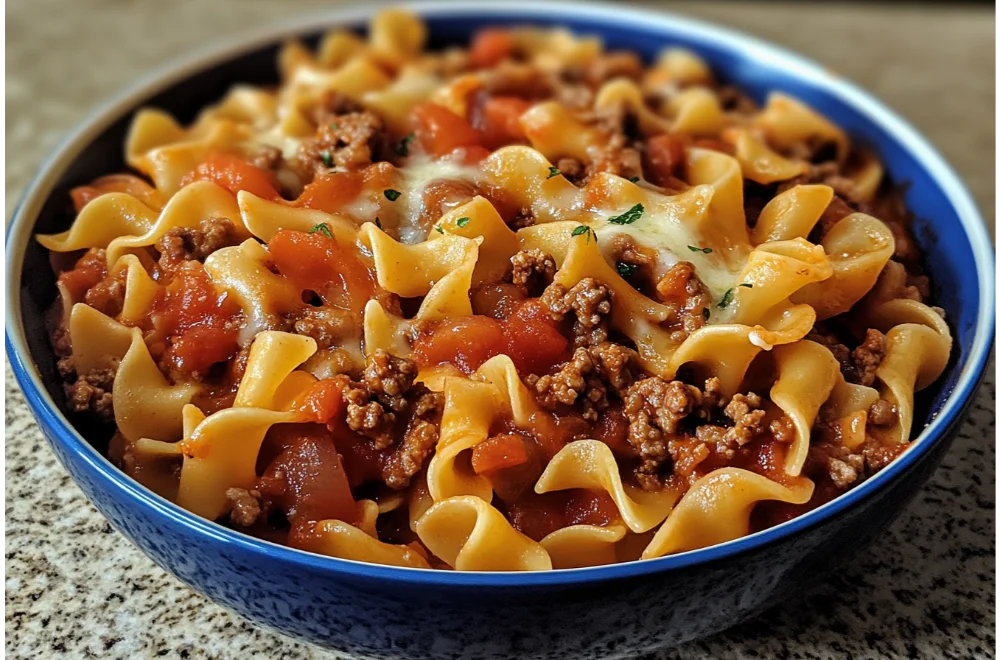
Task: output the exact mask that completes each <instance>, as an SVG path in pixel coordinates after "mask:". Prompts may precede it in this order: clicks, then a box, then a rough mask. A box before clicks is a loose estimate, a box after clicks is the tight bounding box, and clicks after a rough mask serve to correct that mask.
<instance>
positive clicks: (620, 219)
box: [608, 204, 646, 225]
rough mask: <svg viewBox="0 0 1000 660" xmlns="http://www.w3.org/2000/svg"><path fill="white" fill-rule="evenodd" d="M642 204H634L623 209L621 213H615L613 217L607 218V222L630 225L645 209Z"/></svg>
mask: <svg viewBox="0 0 1000 660" xmlns="http://www.w3.org/2000/svg"><path fill="white" fill-rule="evenodd" d="M645 210H646V209H644V208H643V207H642V204H636V205H635V206H633V207H632V208H630V209H629V210H628V211H625V212H624V213H622V214H621V215H616V216H614V217H611V218H608V222H610V223H611V224H613V225H630V224H632V223H633V222H635V221H636V220H638V219H639V218H641V217H642V212H643V211H645Z"/></svg>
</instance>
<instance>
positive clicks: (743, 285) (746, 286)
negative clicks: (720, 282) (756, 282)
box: [740, 282, 753, 289]
mask: <svg viewBox="0 0 1000 660" xmlns="http://www.w3.org/2000/svg"><path fill="white" fill-rule="evenodd" d="M740 286H741V287H743V288H745V289H752V288H753V284H750V283H749V282H744V283H743V284H741V285H740Z"/></svg>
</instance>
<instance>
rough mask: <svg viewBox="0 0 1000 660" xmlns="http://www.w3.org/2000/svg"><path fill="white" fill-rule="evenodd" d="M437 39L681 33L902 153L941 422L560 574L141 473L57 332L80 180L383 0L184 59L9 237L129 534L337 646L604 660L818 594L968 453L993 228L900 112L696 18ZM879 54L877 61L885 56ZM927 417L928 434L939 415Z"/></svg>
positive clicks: (59, 170)
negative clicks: (208, 502)
mask: <svg viewBox="0 0 1000 660" xmlns="http://www.w3.org/2000/svg"><path fill="white" fill-rule="evenodd" d="M415 8H416V10H417V11H418V12H420V13H421V14H423V15H424V17H425V19H426V20H427V22H428V25H429V28H430V33H431V40H432V46H439V45H443V44H449V43H459V42H465V41H466V40H467V39H468V37H469V35H470V33H471V32H472V31H474V30H475V29H476V28H479V27H481V26H484V25H489V24H511V23H525V22H531V23H537V24H542V25H554V24H558V25H565V26H568V27H570V28H571V29H573V30H575V31H578V32H584V33H595V34H599V35H600V36H601V37H603V38H604V40H605V42H606V43H607V45H608V46H609V47H610V48H631V49H635V50H638V51H640V52H641V53H642V54H643V55H644V56H646V57H652V56H653V55H654V54H655V53H656V52H657V51H658V50H659V49H661V48H662V47H664V46H666V45H669V44H676V45H681V46H685V47H688V48H691V49H693V50H695V51H697V52H698V53H700V54H701V55H702V56H703V57H704V58H705V59H706V60H707V61H708V62H709V63H711V65H712V66H713V67H714V69H715V70H716V72H717V73H718V74H719V75H720V76H721V77H723V78H724V79H727V80H728V81H730V82H732V83H734V84H737V85H739V86H741V87H743V88H745V89H747V90H748V91H750V92H751V93H752V94H753V95H754V96H755V97H757V98H758V100H760V99H761V98H763V96H764V95H765V94H766V93H767V92H768V91H770V90H783V91H786V92H788V93H791V94H793V95H795V96H798V97H800V98H802V99H804V100H805V101H806V102H808V103H809V104H811V105H812V106H814V107H816V108H818V109H819V110H820V111H822V112H823V113H825V114H827V115H828V116H830V117H831V118H832V119H833V120H834V121H836V122H837V123H839V124H840V125H841V126H843V127H844V128H845V129H846V130H847V131H849V132H850V133H851V135H852V136H853V137H854V138H855V139H857V140H860V141H862V142H864V143H867V144H869V145H871V146H872V147H873V148H875V149H876V150H877V151H878V153H880V154H881V155H882V158H883V159H884V161H885V164H886V166H887V169H888V171H889V173H890V174H891V176H892V177H893V179H894V180H896V181H899V182H908V183H910V184H911V185H910V186H909V188H908V192H907V195H906V201H907V204H908V205H909V207H910V208H911V209H913V210H914V211H915V212H916V215H917V217H918V218H919V220H918V221H917V224H916V230H917V235H918V237H919V238H920V242H921V245H922V247H923V249H924V250H925V254H926V255H927V259H928V262H929V266H930V267H931V269H932V271H933V276H934V283H935V288H936V290H935V294H936V301H937V303H938V304H940V305H941V306H943V307H944V308H945V309H946V310H947V315H948V319H949V321H950V324H951V327H952V330H953V332H954V334H955V349H954V354H953V355H952V359H951V363H950V365H949V368H948V371H947V373H946V374H945V376H944V377H943V378H942V379H941V380H940V381H939V382H938V383H937V384H936V385H935V387H934V388H932V389H931V390H928V391H925V392H922V393H921V394H920V396H919V397H918V407H919V408H918V409H919V410H920V411H923V413H924V415H923V419H921V420H918V422H926V427H925V428H924V430H923V432H922V433H921V434H920V435H919V437H918V438H917V439H916V440H915V441H914V442H913V443H912V445H911V446H910V448H909V449H908V450H907V451H906V453H904V454H903V456H902V457H900V458H899V459H898V460H897V461H895V462H894V463H893V464H891V465H890V466H889V467H888V468H886V469H885V470H883V471H882V472H881V473H879V474H878V475H877V476H875V477H874V478H872V479H870V480H869V481H867V482H865V483H864V484H862V485H861V486H859V487H858V488H856V489H854V490H852V491H850V492H849V493H848V494H846V495H844V496H843V497H841V498H839V499H837V500H834V501H833V502H830V503H828V504H826V505H825V506H822V507H820V508H819V509H817V510H815V511H813V512H811V513H809V514H807V515H804V516H802V517H800V518H797V519H795V520H793V521H790V522H787V523H785V524H783V525H780V526H778V527H775V528H772V529H769V530H767V531H765V532H761V533H758V534H754V535H751V536H748V537H746V538H742V539H739V540H737V541H733V542H730V543H726V544H723V545H719V546H715V547H712V548H707V549H704V550H699V551H695V552H687V553H683V554H679V555H674V556H670V557H664V558H661V559H656V560H651V561H645V562H638V563H630V564H619V565H614V566H605V567H598V568H588V569H575V570H568V571H556V572H548V573H532V574H509V573H507V574H505V573H455V572H445V571H427V570H416V569H402V568H393V567H387V566H375V565H367V564H361V563H357V562H351V561H345V560H339V559H332V558H329V557H321V556H317V555H310V554H307V553H304V552H300V551H297V550H291V549H288V548H284V547H280V546H277V545H273V544H270V543H267V542H264V541H260V540H257V539H253V538H250V537H248V536H244V535H243V534H240V533H238V532H234V531H231V530H228V529H225V528H223V527H221V526H219V525H216V524H214V523H212V522H209V521H207V520H203V519H200V518H197V517H195V516H194V515H192V514H190V513H188V512H186V511H184V510H182V509H180V508H179V507H177V506H176V505H174V504H172V503H170V502H167V501H166V500H163V499H162V498H160V497H158V496H156V495H154V494H153V493H152V492H150V491H148V490H146V489H145V488H143V487H142V486H140V485H139V484H137V483H135V482H133V481H132V480H130V479H129V478H128V477H126V476H125V475H124V474H122V473H121V472H119V471H118V470H117V469H115V468H114V467H113V466H112V465H111V464H110V463H109V462H108V461H107V460H106V459H105V458H104V457H103V456H102V455H101V452H100V449H101V447H100V443H99V442H96V441H95V442H93V444H92V443H91V442H88V440H87V439H86V438H87V437H88V435H89V436H90V437H91V440H92V441H93V440H94V438H93V434H90V433H89V430H88V429H86V428H82V427H77V428H74V427H73V426H72V425H71V424H70V423H69V422H68V421H67V419H66V417H65V415H64V411H65V400H64V397H63V394H62V392H61V387H60V385H59V378H58V375H57V373H56V370H55V360H54V358H53V354H52V351H51V349H50V347H49V344H48V340H47V338H46V333H45V329H44V313H45V310H46V308H48V307H49V306H50V304H51V303H52V301H53V300H54V299H55V297H56V291H55V287H54V278H53V276H52V274H51V271H50V268H49V265H48V261H47V256H46V254H45V252H44V250H42V249H41V247H40V246H39V245H38V244H37V243H35V242H34V241H33V240H32V235H33V234H34V233H35V232H46V233H48V232H54V231H60V230H62V229H65V227H66V226H67V225H68V223H69V222H70V220H71V215H70V214H69V213H67V211H68V194H67V193H68V191H69V189H70V188H72V187H73V186H76V185H80V184H83V183H85V182H87V181H89V180H91V179H93V178H95V177H97V176H99V175H102V174H106V173H109V172H115V171H119V170H122V169H124V167H125V166H124V163H123V162H122V144H123V138H124V135H125V131H126V128H127V126H128V124H129V121H130V119H131V116H132V114H133V112H134V111H135V109H136V108H138V107H139V106H143V105H154V106H159V107H161V108H164V109H166V110H168V111H170V112H171V113H172V114H174V115H175V116H176V117H178V118H179V119H180V120H182V121H188V120H190V119H192V118H193V117H194V115H195V113H196V112H197V111H198V110H199V109H200V108H202V107H203V106H204V105H206V104H208V103H211V102H213V101H215V100H217V99H218V98H220V97H221V96H222V95H223V94H224V92H225V90H226V89H227V87H228V86H229V85H230V84H232V83H234V82H237V81H239V82H250V83H258V84H260V83H263V84H267V83H273V82H275V81H276V79H277V72H276V70H275V63H274V62H275V53H276V50H277V46H278V44H279V43H280V42H281V41H282V40H283V39H284V38H286V37H288V36H291V35H298V36H302V37H307V38H311V39H313V40H315V38H316V37H317V36H318V35H319V34H321V33H322V32H323V31H324V30H326V29H327V28H329V27H332V26H338V25H341V26H350V27H358V28H360V27H362V26H363V25H364V23H365V22H366V19H367V18H368V15H369V13H370V12H369V10H365V9H354V10H348V11H343V10H341V11H336V12H332V13H330V14H327V15H321V16H315V17H311V18H309V19H308V20H299V21H298V22H296V23H294V24H288V25H283V26H276V27H274V28H272V29H270V30H268V31H266V32H264V33H261V34H259V35H256V36H253V37H249V38H246V39H243V40H242V41H240V42H238V43H235V44H233V45H231V46H229V47H227V48H225V49H222V50H219V51H216V52H213V53H209V54H206V55H202V56H200V57H196V58H193V59H189V60H187V61H185V62H182V63H178V64H175V65H172V66H169V67H167V68H166V69H164V70H162V71H161V72H159V73H157V74H155V75H154V76H152V77H151V78H150V79H149V80H147V81H143V82H142V83H141V84H139V85H138V86H136V87H134V88H132V89H130V90H129V91H128V92H126V93H125V94H123V95H122V96H121V97H120V98H118V99H117V100H115V101H113V102H112V103H110V104H108V105H107V106H106V107H105V108H103V109H101V110H100V111H98V112H97V113H95V114H94V115H92V116H91V117H90V118H89V119H88V120H87V121H86V122H84V124H83V125H82V126H80V127H79V128H78V129H77V130H76V131H75V132H73V134H72V135H70V137H69V138H68V139H67V140H66V142H65V143H64V144H63V145H62V146H61V147H60V148H59V149H58V150H57V151H56V153H55V154H54V155H53V156H52V157H51V158H50V159H49V161H48V162H47V163H46V165H45V166H44V167H43V169H42V171H41V173H40V174H39V175H38V177H37V178H36V179H35V181H34V182H33V183H32V184H31V186H30V187H29V189H28V191H27V193H26V194H25V196H24V198H23V200H22V201H21V204H20V206H19V207H18V209H17V211H16V212H15V215H14V218H13V222H12V223H11V226H10V229H9V231H8V236H7V308H6V342H7V353H8V356H9V357H10V360H11V363H12V365H13V367H14V371H15V374H16V376H17V379H18V382H19V383H20V384H21V387H22V388H23V389H24V392H25V395H26V397H27V400H28V403H29V405H30V406H31V409H32V412H33V413H34V415H35V417H36V418H37V420H38V423H39V425H40V426H41V428H42V429H43V431H44V432H45V435H46V436H47V437H48V440H49V442H50V444H51V446H52V449H53V450H54V451H55V452H56V454H57V455H58V457H59V459H60V461H62V464H63V465H64V466H65V467H66V469H67V470H68V471H69V472H70V474H71V475H72V476H73V478H74V479H75V480H76V483H77V484H78V485H79V486H80V488H81V489H83V491H84V493H86V495H87V497H88V498H90V500H91V502H93V503H94V505H95V506H96V507H97V508H98V509H99V510H100V511H101V512H102V513H103V514H104V515H105V516H106V517H107V518H108V519H109V520H110V521H111V523H112V525H114V527H115V528H116V529H117V530H118V531H120V532H121V533H122V534H123V535H125V536H126V537H127V538H128V539H129V540H131V541H132V542H133V543H135V544H136V545H137V546H139V547H140V548H142V550H143V551H144V552H145V553H146V554H147V555H149V557H150V558H152V559H153V561H155V562H156V563H157V564H158V565H159V566H161V567H163V568H164V569H165V570H167V571H169V572H170V573H172V574H173V575H175V576H177V578H178V579H180V580H182V581H183V582H185V583H186V584H188V585H190V586H191V587H192V588H193V589H196V590H197V591H199V592H200V593H202V594H204V595H205V596H206V597H208V598H210V599H212V600H214V601H216V602H218V603H221V604H222V605H225V606H226V607H228V608H230V609H232V610H234V611H236V612H239V613H240V614H242V615H243V616H245V617H247V618H248V619H250V620H252V621H254V622H257V623H260V624H262V625H265V626H270V627H272V628H276V629H278V630H280V631H282V632H284V633H286V634H289V635H293V636H295V637H298V638H301V639H305V640H308V641H311V642H314V643H317V644H319V645H322V646H325V647H328V648H332V649H336V650H339V651H345V652H350V653H356V654H358V655H370V656H377V657H382V658H406V659H414V658H514V657H516V658H597V657H601V658H603V657H614V656H627V655H632V654H638V653H642V652H646V651H650V650H652V649H655V648H658V647H663V646H666V645H671V644H676V643H678V642H681V641H685V640H689V639H692V638H695V637H699V636H703V635H707V634H709V633H712V632H715V631H718V630H721V629H723V628H726V627H728V626H731V625H733V624H735V623H738V622H740V621H741V620H744V619H746V618H749V617H752V616H754V615H755V614H757V613H759V612H761V611H762V610H763V609H765V608H766V607H768V605H770V604H771V603H774V602H775V601H777V600H778V599H783V598H788V597H790V596H792V595H794V594H795V592H797V591H800V590H801V589H803V588H804V585H806V584H807V583H808V582H809V581H810V580H811V579H812V578H814V577H816V576H817V575H821V574H822V573H823V572H824V571H825V570H826V569H828V568H829V567H831V566H832V565H834V564H835V563H836V562H837V561H839V560H840V559H841V558H846V557H852V556H856V555H857V553H858V552H859V551H861V549H862V548H864V546H866V545H867V544H868V543H869V542H870V541H871V540H872V539H873V538H874V537H875V536H876V535H877V534H879V533H880V532H881V530H882V529H883V528H885V527H886V526H887V525H888V524H889V523H890V522H891V521H892V520H893V519H894V518H895V517H896V516H897V515H898V514H899V512H900V511H901V509H902V508H903V507H904V505H905V504H906V503H907V502H908V501H909V500H910V499H911V497H912V496H913V495H914V494H915V492H916V491H917V489H918V488H920V486H921V485H922V484H923V483H924V482H925V481H926V480H927V478H928V477H929V476H930V474H931V472H932V471H933V470H934V469H935V467H936V466H937V464H938V462H939V461H940V459H941V457H942V455H943V454H944V453H945V452H946V451H947V449H948V447H949V445H950V444H951V440H952V437H953V435H954V433H955V431H956V427H957V426H958V425H959V424H960V423H961V421H962V419H963V417H964V414H965V411H966V407H967V406H968V404H969V401H970V399H971V397H972V394H973V392H974V391H975V389H976V387H977V385H978V383H979V381H980V378H981V377H982V374H983V368H984V365H985V363H986V360H987V356H988V354H989V351H990V346H991V344H992V340H993V332H994V322H995V315H994V309H993V298H994V292H993V272H994V267H993V255H992V247H991V241H990V239H989V237H988V236H987V234H986V231H985V226H984V224H983V221H982V219H981V218H980V217H979V215H978V213H977V211H976V209H975V207H974V205H973V203H972V201H971V199H970V197H969V194H968V193H967V192H966V190H965V188H964V187H963V186H962V184H961V183H960V182H959V181H958V179H957V178H956V176H955V174H954V173H953V172H952V170H951V169H950V168H949V167H948V166H947V165H946V164H945V163H944V161H943V160H942V159H941V157H940V156H939V155H938V154H937V153H936V152H935V151H934V150H933V148H931V147H930V145H928V144H927V142H926V141H925V140H924V139H923V138H921V137H920V136H919V135H918V134H917V133H916V132H915V131H914V130H913V129H912V128H911V127H910V126H909V125H907V124H906V123H905V122H904V121H903V120H901V119H900V118H899V117H897V116H896V115H894V114H892V113H891V112H890V111H889V110H887V109H886V108H885V107H884V106H882V105H881V104H879V103H878V102H877V101H875V100H874V99H872V98H871V97H869V96H868V95H866V94H865V93H864V92H862V91H860V90H858V89H857V88H855V87H853V86H851V85H850V84H848V83H846V82H844V81H842V80H839V79H837V78H836V77H835V76H833V75H832V74H830V73H828V72H827V71H825V70H823V69H822V68H821V67H819V66H816V65H814V64H812V63H809V62H807V61H804V60H802V59H801V58H799V57H797V56H795V55H793V54H790V53H787V52H784V51H781V50H779V49H777V48H774V47H772V46H769V45H767V44H764V43H761V42H759V41H757V40H755V39H752V38H749V37H746V36H743V35H739V34H735V33H732V32H729V31H725V30H721V29H719V28H715V27H711V26H708V25H704V24H701V23H697V22H694V21H690V20H687V19H681V18H678V17H672V16H667V15H662V14H649V13H645V12H640V11H636V10H631V9H625V8H621V7H612V6H610V5H608V6H604V7H601V6H596V5H586V6H583V7H579V6H572V5H568V4H558V3H530V4H529V3H516V2H512V3H505V4H504V5H502V6H498V7H485V6H480V5H479V4H478V3H472V2H466V3H441V4H423V5H416V6H415ZM876 65H877V63H876ZM917 428H920V427H919V426H918V427H917Z"/></svg>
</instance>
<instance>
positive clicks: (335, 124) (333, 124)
mask: <svg viewBox="0 0 1000 660" xmlns="http://www.w3.org/2000/svg"><path fill="white" fill-rule="evenodd" d="M338 128H340V126H338V125H337V122H333V123H332V124H330V130H331V131H335V130H337V129H338Z"/></svg>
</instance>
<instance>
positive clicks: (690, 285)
mask: <svg viewBox="0 0 1000 660" xmlns="http://www.w3.org/2000/svg"><path fill="white" fill-rule="evenodd" d="M656 293H657V294H658V295H659V297H660V300H661V302H663V304H665V305H667V306H668V307H671V308H672V309H673V311H674V315H673V317H674V320H673V324H672V325H673V327H674V328H675V330H674V334H675V336H674V337H673V339H674V340H675V341H678V342H680V341H683V340H684V339H685V338H686V337H687V336H688V335H689V334H690V333H692V332H694V331H695V330H697V329H698V328H701V327H702V326H704V325H705V322H706V320H705V309H707V308H710V306H711V304H712V294H711V293H710V292H709V290H708V287H706V286H705V285H704V284H702V281H701V280H700V279H699V278H698V274H697V273H695V269H694V264H692V263H691V262H688V261H679V262H677V263H676V264H674V265H673V266H671V267H670V270H668V271H667V272H666V273H665V274H664V275H663V277H661V278H660V281H659V282H657V283H656Z"/></svg>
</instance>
